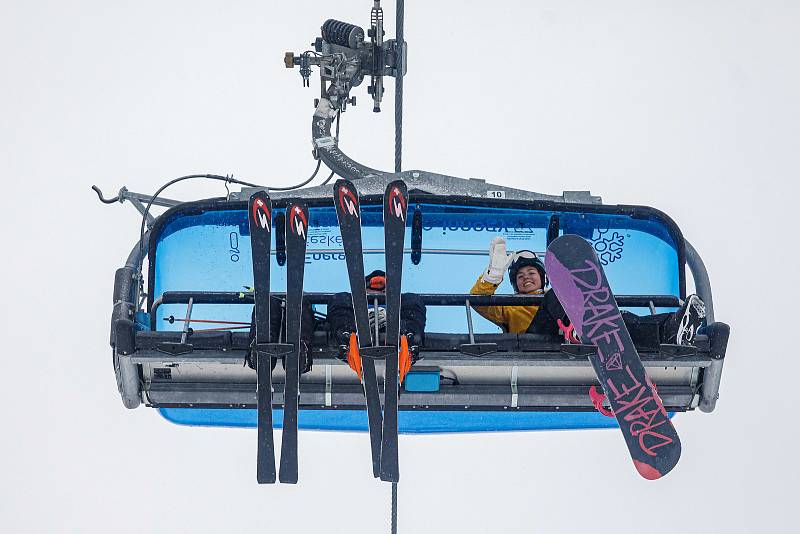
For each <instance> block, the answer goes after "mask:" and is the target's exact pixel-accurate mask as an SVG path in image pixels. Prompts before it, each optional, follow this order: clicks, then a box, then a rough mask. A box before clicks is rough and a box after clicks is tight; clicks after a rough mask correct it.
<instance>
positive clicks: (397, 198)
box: [381, 180, 408, 482]
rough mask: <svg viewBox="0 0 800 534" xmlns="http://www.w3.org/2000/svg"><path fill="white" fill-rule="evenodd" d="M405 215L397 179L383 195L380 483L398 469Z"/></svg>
mask: <svg viewBox="0 0 800 534" xmlns="http://www.w3.org/2000/svg"><path fill="white" fill-rule="evenodd" d="M407 212H408V190H407V187H406V184H405V182H403V181H402V180H396V181H394V182H392V183H390V184H389V185H388V187H387V188H386V192H385V193H384V195H383V232H384V234H383V235H384V250H385V251H386V345H388V346H389V347H391V348H392V352H391V354H389V355H387V357H386V376H385V378H384V381H383V384H384V400H383V403H384V405H383V431H382V435H383V441H382V443H381V480H385V481H388V482H398V481H399V479H400V469H399V462H398V450H397V405H398V389H399V376H398V375H399V350H400V306H401V303H400V300H401V297H400V295H401V287H402V277H403V246H404V241H405V233H406V214H407Z"/></svg>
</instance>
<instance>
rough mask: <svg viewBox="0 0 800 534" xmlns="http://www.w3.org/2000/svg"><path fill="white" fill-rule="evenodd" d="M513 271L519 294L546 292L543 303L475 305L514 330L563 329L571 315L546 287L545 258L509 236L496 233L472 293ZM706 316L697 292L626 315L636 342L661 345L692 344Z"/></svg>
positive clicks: (489, 290)
mask: <svg viewBox="0 0 800 534" xmlns="http://www.w3.org/2000/svg"><path fill="white" fill-rule="evenodd" d="M506 271H508V276H509V281H510V282H511V287H513V288H514V293H515V294H519V295H544V300H543V302H542V305H541V306H534V305H519V306H476V307H475V311H477V312H478V313H479V314H480V315H482V316H483V317H485V318H486V319H488V320H490V321H491V322H493V323H494V324H496V325H498V326H499V327H500V328H502V329H503V331H504V332H508V333H512V334H524V333H528V334H547V335H558V334H559V333H560V332H561V329H560V328H559V325H558V320H559V319H561V321H562V324H564V325H568V324H569V320H568V319H567V317H566V314H565V313H564V309H563V308H562V307H561V303H560V302H559V301H558V298H556V295H555V292H554V291H551V290H549V289H548V288H547V286H548V281H547V273H546V272H545V269H544V263H543V262H542V260H541V259H540V258H539V257H538V256H537V255H536V253H535V252H533V251H530V250H520V251H517V252H516V253H513V254H509V253H507V252H506V241H505V239H503V238H502V237H495V238H494V239H492V241H491V243H490V245H489V266H488V267H487V268H486V270H485V271H484V272H483V273H481V275H480V276H479V277H478V280H477V281H476V282H475V285H474V286H472V289H471V290H470V294H472V295H494V293H495V291H496V290H497V287H498V286H499V285H500V284H501V283H502V282H503V277H504V275H505V273H506ZM705 316H706V312H705V304H703V301H702V300H700V298H699V297H698V296H697V295H690V296H689V297H688V298H687V299H686V301H685V302H684V303H683V305H682V306H681V307H680V309H678V311H676V312H673V313H659V314H655V315H645V316H639V315H636V314H634V313H631V312H628V311H623V312H622V319H623V320H624V321H625V326H626V327H627V328H628V331H629V332H630V334H631V338H632V339H633V341H634V342H635V343H636V344H640V345H644V346H649V347H657V345H658V344H659V343H675V344H678V345H689V344H691V343H692V341H693V340H694V336H695V334H696V333H697V330H698V328H700V325H701V324H702V322H703V319H704V318H705Z"/></svg>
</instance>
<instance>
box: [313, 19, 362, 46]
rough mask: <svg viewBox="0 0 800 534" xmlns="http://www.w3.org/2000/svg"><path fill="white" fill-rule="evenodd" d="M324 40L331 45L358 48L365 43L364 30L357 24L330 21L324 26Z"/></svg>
mask: <svg viewBox="0 0 800 534" xmlns="http://www.w3.org/2000/svg"><path fill="white" fill-rule="evenodd" d="M322 39H323V40H325V41H326V42H328V43H330V44H335V45H339V46H346V47H348V48H358V45H359V44H361V43H363V42H364V30H363V29H361V28H360V27H358V26H356V25H355V24H350V23H348V22H342V21H340V20H335V19H328V20H326V21H325V22H324V23H323V24H322Z"/></svg>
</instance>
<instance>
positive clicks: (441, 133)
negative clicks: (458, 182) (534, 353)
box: [0, 0, 800, 534]
mask: <svg viewBox="0 0 800 534" xmlns="http://www.w3.org/2000/svg"><path fill="white" fill-rule="evenodd" d="M408 4H409V5H408V6H407V7H406V39H407V41H408V42H409V47H410V48H409V67H408V76H407V78H406V83H405V88H406V98H405V113H406V114H405V138H404V148H405V151H404V162H405V165H404V166H405V167H406V168H408V169H412V168H416V169H425V170H431V171H437V172H442V173H445V174H451V175H454V176H462V177H470V176H472V177H482V178H486V179H488V180H489V181H491V182H495V183H500V184H505V185H509V186H516V187H523V188H526V189H530V190H535V191H540V192H544V193H560V192H561V191H562V190H564V189H566V190H576V189H587V188H588V189H591V191H592V193H594V194H598V195H601V196H602V197H603V199H604V201H605V202H606V203H610V204H625V203H627V204H644V205H651V206H654V207H656V208H658V209H661V210H663V211H665V212H666V213H668V214H669V215H670V216H671V217H672V218H674V219H675V221H676V222H677V223H678V224H679V225H680V227H681V228H682V230H683V232H684V235H685V236H686V237H687V239H689V240H690V241H691V242H692V243H693V244H694V245H695V247H696V248H697V249H698V250H699V251H700V252H701V254H702V255H703V258H704V260H705V262H706V265H707V266H708V269H709V271H710V273H711V281H712V285H713V288H714V295H715V305H716V313H717V319H718V320H722V321H726V322H729V323H730V324H731V326H732V331H733V333H732V337H731V342H730V346H729V349H728V361H727V363H726V367H725V372H724V376H723V384H722V390H721V399H720V401H719V404H718V407H717V410H716V411H715V412H714V413H713V414H703V413H700V412H699V411H698V412H696V413H691V414H687V415H680V416H678V417H677V418H676V419H675V424H676V427H677V429H678V431H679V433H680V435H681V439H682V442H683V457H682V460H681V463H680V464H679V466H678V467H677V468H676V470H675V471H674V472H673V473H671V474H670V475H669V476H668V477H666V478H665V479H663V480H661V481H658V482H647V481H645V480H642V479H640V478H639V477H638V475H637V474H636V473H635V471H634V469H633V468H632V466H631V463H630V460H629V458H628V455H627V452H626V450H625V447H624V444H623V440H622V438H621V437H620V436H619V435H618V433H617V432H616V431H592V432H553V433H522V434H496V435H462V436H430V437H416V436H412V437H401V441H400V443H401V445H400V446H401V451H400V453H401V462H402V475H403V476H402V482H401V484H400V486H399V488H400V529H401V532H434V531H443V530H446V531H458V532H459V533H461V534H467V533H479V532H481V533H482V532H492V533H495V532H548V533H549V532H587V531H605V530H611V529H612V528H613V530H614V531H615V532H618V533H625V532H640V531H649V532H674V531H684V530H687V529H690V530H691V531H694V532H726V533H727V532H755V531H765V532H776V531H785V530H789V527H788V525H787V524H790V523H788V521H790V520H792V519H793V518H794V517H795V516H796V514H795V513H794V510H793V508H792V506H793V505H794V501H795V497H796V480H797V477H798V474H800V473H798V471H800V469H798V459H797V458H798V456H797V454H796V452H795V450H796V446H797V440H798V431H797V428H796V421H797V415H796V414H797V411H796V408H795V404H796V402H797V400H796V399H797V394H796V393H795V388H796V387H797V386H796V377H797V373H798V363H797V357H798V356H797V354H796V350H794V349H793V347H794V346H795V345H796V343H794V342H793V341H792V337H793V333H794V329H793V327H792V326H791V323H788V326H787V322H788V321H790V320H791V317H792V315H791V314H792V312H793V311H794V306H793V305H792V304H793V303H794V302H795V301H796V299H797V296H798V295H797V290H796V289H795V288H794V287H793V277H794V275H796V273H797V267H796V261H797V258H798V255H797V253H796V251H795V250H794V248H793V246H794V245H796V244H797V238H796V237H795V235H794V234H795V232H796V231H797V229H798V225H797V223H796V218H795V213H794V212H795V211H796V202H797V193H798V187H797V185H796V180H797V179H798V176H799V175H800V172H798V171H800V165H798V147H800V127H799V126H798V124H800V104H798V94H800V75H799V74H798V59H797V50H798V49H799V48H800V37H799V36H800V32H798V23H800V6H798V4H797V3H795V2H788V1H787V2H779V1H760V2H755V1H750V2H746V1H739V2H735V1H724V2H723V1H716V2H713V1H694V2H686V1H684V2H669V3H666V2H651V1H629V2H623V1H609V2H590V1H585V2H577V1H558V2H557V1H549V2H548V1H533V0H529V1H525V2H513V1H507V2H493V3H489V2H467V1H459V2H456V1H448V2H444V1H437V2H408ZM370 6H371V3H370V2H368V1H367V0H359V1H353V0H350V1H347V2H344V1H341V2H327V3H326V2H321V1H318V0H314V1H311V0H303V1H292V2H281V3H278V2H244V1H242V2H236V3H235V5H229V3H225V2H201V1H192V2H188V1H185V2H169V3H167V2H153V1H148V0H142V1H138V2H127V3H123V2H107V1H106V2H88V1H86V2H72V3H65V2H42V1H28V2H12V1H10V0H4V1H2V2H0V50H2V52H0V171H1V172H2V177H3V179H4V184H5V185H4V192H3V193H4V194H3V203H2V205H3V213H4V217H3V222H2V225H3V226H2V237H3V250H4V254H3V256H4V258H5V259H4V261H3V262H2V264H0V270H1V273H0V274H2V277H1V278H0V279H2V280H3V281H4V284H3V288H4V291H3V295H4V300H5V304H6V305H5V306H4V307H3V309H2V312H0V313H2V320H0V325H2V350H1V351H0V354H2V362H3V363H2V369H3V384H2V388H0V400H1V401H2V402H0V406H1V407H0V410H2V420H3V422H4V425H3V427H4V429H5V431H4V432H3V433H2V435H3V437H2V439H0V492H1V493H0V516H1V517H2V523H3V524H4V528H3V530H4V531H7V532H48V533H50V532H115V533H116V534H124V533H134V532H136V533H139V532H193V533H200V532H243V531H248V532H267V531H270V532H281V531H291V532H294V531H297V530H299V531H308V532H311V531H315V532H333V533H336V532H348V533H356V532H381V531H385V530H388V501H389V487H388V486H387V485H381V484H379V483H377V482H375V481H374V480H373V479H372V477H371V476H370V465H369V461H368V457H369V449H368V448H369V444H368V441H369V440H368V439H367V437H366V435H363V434H332V433H313V432H302V433H301V434H300V460H301V466H300V468H301V471H300V477H301V483H300V484H299V485H298V486H296V487H286V486H280V485H278V486H274V487H264V486H261V487H259V486H258V485H256V484H255V431H252V430H219V429H196V428H181V427H176V426H173V425H171V424H169V423H167V422H165V421H164V420H162V419H161V418H160V417H159V416H158V415H157V413H156V412H155V411H153V410H150V409H147V408H139V409H137V410H133V411H129V410H126V409H125V408H124V407H123V406H122V403H121V401H120V398H119V395H118V393H117V389H116V383H115V381H114V374H113V371H112V366H111V354H110V348H109V347H108V335H109V334H108V326H109V316H110V312H111V290H112V282H113V274H114V270H115V269H116V268H117V267H119V266H120V265H121V264H122V263H123V262H124V260H125V257H126V256H127V254H128V252H129V250H130V248H131V246H132V245H133V243H134V242H135V239H136V238H137V236H138V228H139V218H138V216H137V214H136V213H135V212H134V210H133V209H131V208H130V207H129V206H119V205H117V206H103V205H101V204H100V203H99V202H97V200H96V198H95V197H94V194H93V193H92V192H91V191H90V189H89V186H90V185H91V184H97V185H99V186H100V187H101V188H102V189H103V190H104V191H106V192H107V193H108V194H112V195H113V194H114V192H115V191H116V190H118V189H119V188H120V187H121V186H122V185H126V186H128V187H129V188H130V189H131V190H134V191H140V192H152V191H153V190H154V189H156V188H157V187H158V186H159V185H161V184H162V183H163V182H164V181H165V180H167V179H169V178H172V177H175V176H180V175H183V174H188V173H192V172H211V173H219V174H226V173H231V172H233V173H235V174H236V176H237V177H240V178H243V179H252V180H253V181H257V182H260V183H267V184H272V185H276V186H277V185H287V184H291V183H295V182H299V181H301V180H303V179H305V178H306V177H307V175H308V174H309V172H310V171H311V169H312V168H313V161H312V160H311V158H310V155H309V153H310V149H311V145H310V120H311V114H312V103H311V100H312V99H313V97H314V96H316V94H315V93H316V83H315V82H314V83H312V87H314V89H303V88H302V87H301V86H300V78H299V75H298V73H297V70H293V71H289V70H286V69H284V67H283V64H282V58H283V52H284V51H286V50H294V51H300V50H302V49H304V48H307V47H308V44H309V43H310V42H311V41H312V40H313V39H314V37H315V36H316V35H317V34H318V28H319V26H320V24H321V23H322V22H323V21H324V20H325V19H326V18H329V17H333V18H339V19H342V20H346V21H352V22H355V23H358V24H359V25H362V26H365V25H367V23H368V18H369V8H370ZM385 9H386V20H387V28H388V31H389V35H390V36H393V35H394V23H393V20H394V15H393V12H394V4H389V3H387V4H386V6H385ZM387 89H388V92H389V95H391V91H392V90H393V85H392V83H391V82H389V83H388V84H387ZM355 94H356V95H357V97H358V99H359V101H360V103H359V106H358V107H356V108H354V109H352V110H350V111H348V112H347V114H346V115H345V117H344V118H343V121H342V146H343V148H344V149H345V150H346V151H347V152H348V153H349V154H350V155H351V156H354V157H355V158H356V159H357V160H360V161H362V162H363V163H365V164H368V165H370V166H375V167H378V168H391V166H392V161H393V159H392V158H393V137H392V128H393V115H392V112H391V104H392V101H393V99H392V97H391V96H389V98H387V102H386V106H385V108H386V112H385V113H383V114H381V115H379V116H376V115H374V114H373V113H372V112H371V111H370V106H369V105H368V103H369V100H368V95H367V94H366V88H365V87H360V88H358V89H357V90H356V91H355ZM221 191H222V188H221V187H220V186H219V185H215V184H200V183H197V184H192V185H190V186H183V187H181V186H177V187H176V188H175V189H174V190H171V191H170V192H169V195H168V196H169V197H173V198H183V199H186V200H188V199H191V198H200V197H203V196H212V195H213V196H216V195H219V194H220V192H221ZM790 231H791V232H792V234H790ZM778 269H780V270H778ZM783 274H786V275H787V276H786V278H787V281H786V282H782V281H781V279H780V278H781V275H783ZM276 437H278V438H279V436H277V435H276ZM298 524H300V525H301V526H300V527H299V529H298ZM288 529H291V530H288ZM296 529H297V530H296ZM598 529H599V530H598Z"/></svg>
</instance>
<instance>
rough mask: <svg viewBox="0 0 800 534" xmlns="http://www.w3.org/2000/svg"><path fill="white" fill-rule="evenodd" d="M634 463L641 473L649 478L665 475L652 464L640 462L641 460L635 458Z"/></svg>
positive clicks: (654, 478) (653, 478)
mask: <svg viewBox="0 0 800 534" xmlns="http://www.w3.org/2000/svg"><path fill="white" fill-rule="evenodd" d="M633 465H635V466H636V470H637V471H639V474H640V475H642V476H643V477H644V478H646V479H647V480H656V479H657V478H661V477H662V476H664V475H662V474H661V473H659V472H658V469H656V468H655V467H653V466H652V465H650V464H646V463H644V462H640V461H639V460H634V461H633Z"/></svg>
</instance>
